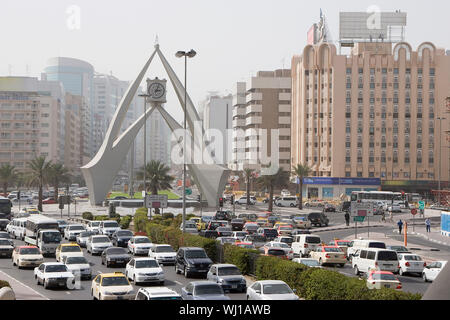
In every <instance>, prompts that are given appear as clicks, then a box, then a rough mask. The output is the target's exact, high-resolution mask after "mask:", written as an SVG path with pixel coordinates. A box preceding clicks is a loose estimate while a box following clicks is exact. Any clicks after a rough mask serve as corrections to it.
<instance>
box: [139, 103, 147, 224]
mask: <svg viewBox="0 0 450 320" xmlns="http://www.w3.org/2000/svg"><path fill="white" fill-rule="evenodd" d="M139 97H144V206H145V199H146V198H147V172H146V171H147V170H146V169H147V167H146V166H147V98H149V97H150V95H149V94H140V95H139ZM147 216H148V208H147Z"/></svg>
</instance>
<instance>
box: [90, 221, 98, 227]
mask: <svg viewBox="0 0 450 320" xmlns="http://www.w3.org/2000/svg"><path fill="white" fill-rule="evenodd" d="M89 225H90V226H91V227H98V226H99V225H100V221H91V222H89Z"/></svg>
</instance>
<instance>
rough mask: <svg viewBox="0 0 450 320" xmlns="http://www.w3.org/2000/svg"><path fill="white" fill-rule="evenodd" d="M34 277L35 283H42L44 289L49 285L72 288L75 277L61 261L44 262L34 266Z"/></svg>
mask: <svg viewBox="0 0 450 320" xmlns="http://www.w3.org/2000/svg"><path fill="white" fill-rule="evenodd" d="M34 279H35V280H36V282H37V284H38V285H40V284H42V285H44V289H48V288H50V287H57V288H59V287H65V288H67V289H73V288H74V284H75V277H74V275H73V273H72V272H70V270H69V269H68V268H67V266H66V265H65V264H63V263H61V262H45V263H42V264H40V265H39V267H36V268H34Z"/></svg>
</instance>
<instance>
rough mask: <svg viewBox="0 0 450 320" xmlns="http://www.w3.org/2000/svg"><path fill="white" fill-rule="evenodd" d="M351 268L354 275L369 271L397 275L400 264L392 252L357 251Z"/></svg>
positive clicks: (394, 252) (395, 254) (380, 250)
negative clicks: (387, 272)
mask: <svg viewBox="0 0 450 320" xmlns="http://www.w3.org/2000/svg"><path fill="white" fill-rule="evenodd" d="M352 268H353V270H354V273H355V275H359V274H360V273H361V272H363V273H366V274H367V273H369V271H370V270H377V271H390V272H392V273H398V270H399V268H400V264H399V262H398V256H397V252H396V251H394V250H386V249H359V250H358V251H357V252H356V253H355V254H354V256H353V259H352Z"/></svg>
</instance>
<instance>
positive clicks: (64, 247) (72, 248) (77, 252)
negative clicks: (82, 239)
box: [55, 243, 83, 262]
mask: <svg viewBox="0 0 450 320" xmlns="http://www.w3.org/2000/svg"><path fill="white" fill-rule="evenodd" d="M82 256H83V251H82V250H81V247H80V246H79V245H77V244H76V243H61V244H60V245H58V247H57V248H56V250H55V258H56V261H58V262H63V261H64V258H65V257H82Z"/></svg>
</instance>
